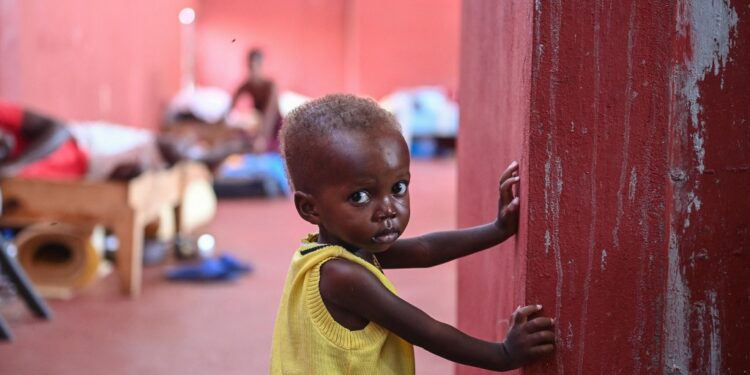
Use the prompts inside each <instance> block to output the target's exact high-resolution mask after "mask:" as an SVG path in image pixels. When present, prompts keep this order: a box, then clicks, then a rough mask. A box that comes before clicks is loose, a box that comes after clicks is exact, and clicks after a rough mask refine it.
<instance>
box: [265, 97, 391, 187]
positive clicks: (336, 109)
mask: <svg viewBox="0 0 750 375" xmlns="http://www.w3.org/2000/svg"><path fill="white" fill-rule="evenodd" d="M383 127H385V128H391V129H393V130H396V131H399V132H400V131H401V127H400V126H399V124H398V122H397V121H396V118H395V117H394V116H393V114H391V113H390V112H388V111H386V110H385V109H383V108H382V107H380V106H379V105H378V104H377V103H376V102H375V101H374V100H372V99H369V98H361V97H357V96H354V95H348V94H332V95H326V96H324V97H322V98H318V99H315V100H312V101H310V102H307V103H305V104H303V105H301V106H299V107H297V108H296V109H294V110H293V111H292V112H291V113H289V115H287V116H286V118H285V119H284V125H283V126H282V127H281V136H280V138H281V154H282V156H283V158H284V163H285V165H286V170H287V175H288V177H289V182H290V183H291V185H292V187H293V188H294V189H301V190H310V189H312V188H314V187H313V186H311V183H312V178H311V176H312V175H314V174H315V173H317V172H318V171H319V168H320V161H319V160H317V158H316V156H317V155H318V154H319V152H318V150H319V147H327V145H329V143H328V140H329V139H330V137H331V135H332V134H334V133H336V132H339V131H358V132H365V133H366V132H371V131H372V130H375V129H382V128H383Z"/></svg>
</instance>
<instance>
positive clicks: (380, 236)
mask: <svg viewBox="0 0 750 375" xmlns="http://www.w3.org/2000/svg"><path fill="white" fill-rule="evenodd" d="M398 236H399V233H398V230H396V229H387V230H384V231H381V232H378V233H377V234H376V235H374V236H372V242H375V243H378V244H384V243H391V242H394V241H396V240H397V239H398Z"/></svg>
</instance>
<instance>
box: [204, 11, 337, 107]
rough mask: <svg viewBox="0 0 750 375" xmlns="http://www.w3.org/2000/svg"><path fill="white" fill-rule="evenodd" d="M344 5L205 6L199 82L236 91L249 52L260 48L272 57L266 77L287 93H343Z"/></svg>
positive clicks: (269, 60) (266, 67) (267, 55)
mask: <svg viewBox="0 0 750 375" xmlns="http://www.w3.org/2000/svg"><path fill="white" fill-rule="evenodd" d="M344 1H345V0H317V1H311V0H285V1H265V0H230V1H227V0H221V1H219V0H204V1H202V2H201V4H200V7H199V8H198V9H197V13H198V14H197V33H196V34H197V53H196V65H197V73H198V74H197V78H198V83H199V84H201V85H210V86H218V87H221V88H223V89H225V90H228V91H233V90H234V89H235V88H236V86H237V85H239V84H240V83H241V81H242V80H243V79H244V77H245V76H246V73H247V72H246V65H245V56H246V54H247V51H248V50H249V49H250V48H252V47H255V46H259V47H261V48H263V49H264V51H265V53H266V59H265V64H264V67H265V70H266V74H267V75H269V76H271V77H273V78H274V79H275V80H276V81H277V84H278V85H279V87H280V88H281V89H282V90H293V91H296V92H300V93H302V94H305V95H321V94H323V93H326V92H330V91H341V90H343V89H344V74H343V72H344V43H343V38H344V36H343V30H344V13H343V12H344V7H343V3H344ZM233 40H234V42H232V41H233Z"/></svg>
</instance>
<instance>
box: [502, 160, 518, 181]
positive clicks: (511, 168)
mask: <svg viewBox="0 0 750 375" xmlns="http://www.w3.org/2000/svg"><path fill="white" fill-rule="evenodd" d="M514 173H518V162H516V161H513V162H512V163H510V165H509V166H508V168H506V169H505V171H504V172H503V173H502V174H501V175H500V183H501V184H502V183H503V181H505V180H507V179H509V178H510V177H512V176H513V174H514Z"/></svg>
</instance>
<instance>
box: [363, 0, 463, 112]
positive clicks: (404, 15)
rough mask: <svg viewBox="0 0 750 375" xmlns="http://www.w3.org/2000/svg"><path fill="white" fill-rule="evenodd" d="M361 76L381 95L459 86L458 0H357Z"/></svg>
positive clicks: (366, 88)
mask: <svg viewBox="0 0 750 375" xmlns="http://www.w3.org/2000/svg"><path fill="white" fill-rule="evenodd" d="M354 3H356V4H355V5H354V6H355V7H356V9H355V11H354V12H353V13H354V14H355V15H356V24H355V27H356V28H357V30H356V31H355V33H356V35H357V46H356V48H357V56H356V64H357V71H358V73H359V74H358V81H357V82H354V83H353V84H354V86H353V87H351V89H352V91H356V92H361V93H365V94H367V95H371V96H373V97H375V98H381V97H383V96H385V95H387V94H389V93H391V92H392V91H393V90H395V89H398V88H402V87H411V86H420V85H441V86H445V87H447V88H448V89H449V90H451V91H455V90H456V89H457V87H458V59H459V56H458V51H459V39H460V35H459V25H460V19H461V18H460V14H461V13H460V12H461V2H460V1H459V0H410V1H403V0H378V1H370V0H355V1H354Z"/></svg>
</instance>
